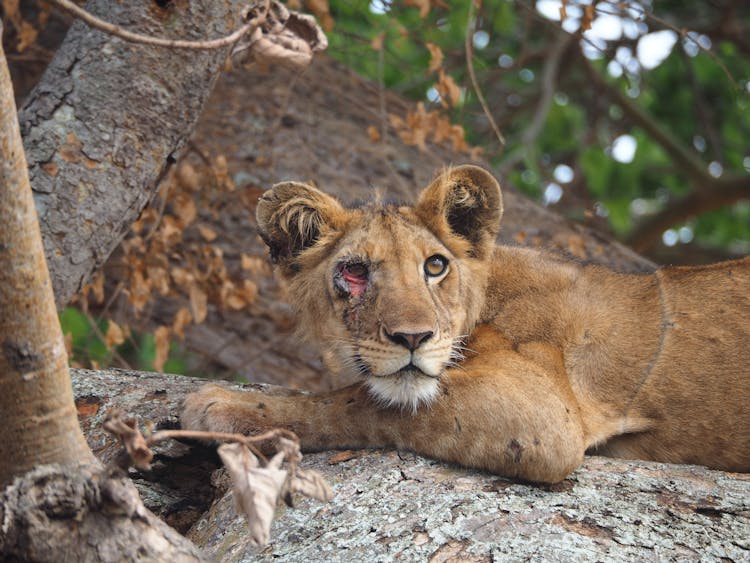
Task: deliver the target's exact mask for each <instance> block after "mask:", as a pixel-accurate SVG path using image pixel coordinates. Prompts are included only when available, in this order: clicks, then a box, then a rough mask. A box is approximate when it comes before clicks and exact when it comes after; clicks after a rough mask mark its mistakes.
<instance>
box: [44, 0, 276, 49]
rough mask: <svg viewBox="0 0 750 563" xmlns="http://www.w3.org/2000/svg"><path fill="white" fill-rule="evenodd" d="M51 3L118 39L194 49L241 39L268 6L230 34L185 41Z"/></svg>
mask: <svg viewBox="0 0 750 563" xmlns="http://www.w3.org/2000/svg"><path fill="white" fill-rule="evenodd" d="M50 1H51V2H52V3H53V4H56V5H57V6H58V7H60V8H62V9H63V10H65V11H66V12H68V13H69V14H71V15H73V16H75V17H77V18H80V19H81V20H83V21H84V22H85V23H86V24H88V25H89V26H91V27H94V28H96V29H99V30H101V31H104V32H106V33H109V34H110V35H114V36H116V37H119V38H120V39H124V40H125V41H130V42H131V43H140V44H143V45H153V46H157V47H171V48H173V49H196V50H211V49H220V48H222V47H226V46H228V45H232V44H234V43H236V42H237V41H238V40H239V39H241V38H242V37H243V36H244V35H245V34H247V33H249V32H251V31H253V30H254V29H256V28H257V27H258V26H259V25H261V24H262V23H263V22H264V21H265V18H266V14H267V13H268V10H269V6H270V0H265V2H264V7H263V9H262V10H260V11H259V13H258V15H256V16H254V17H252V18H251V19H250V20H249V21H248V22H247V23H245V25H243V26H242V27H240V28H239V29H237V30H236V31H235V32H233V33H232V34H230V35H227V36H225V37H220V38H218V39H211V40H208V41H186V40H183V39H162V38H159V37H150V36H148V35H141V34H140V33H133V32H132V31H128V30H126V29H122V28H121V27H118V26H116V25H114V24H111V23H109V22H106V21H104V20H101V19H99V18H97V17H96V16H94V15H93V14H91V13H89V12H87V11H86V10H84V9H83V8H80V7H79V6H77V5H76V4H74V3H73V2H71V1H70V0H50ZM250 13H252V9H249V10H246V11H245V13H244V14H243V19H246V18H247V17H248V16H249V15H250Z"/></svg>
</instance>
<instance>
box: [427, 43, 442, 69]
mask: <svg viewBox="0 0 750 563" xmlns="http://www.w3.org/2000/svg"><path fill="white" fill-rule="evenodd" d="M425 47H427V49H428V50H429V51H430V66H429V67H428V68H427V73H428V74H429V73H432V72H435V71H436V70H438V69H440V68H441V67H442V66H443V59H444V58H445V57H444V55H443V51H442V49H441V48H440V47H438V46H437V45H435V44H434V43H425Z"/></svg>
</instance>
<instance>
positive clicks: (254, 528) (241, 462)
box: [218, 443, 287, 545]
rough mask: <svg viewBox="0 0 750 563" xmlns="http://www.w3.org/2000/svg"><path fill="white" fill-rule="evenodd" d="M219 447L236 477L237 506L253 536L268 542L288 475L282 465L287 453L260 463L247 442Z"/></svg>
mask: <svg viewBox="0 0 750 563" xmlns="http://www.w3.org/2000/svg"><path fill="white" fill-rule="evenodd" d="M218 451H219V457H221V460H222V461H223V462H224V465H225V466H226V468H227V472H228V473H229V475H230V477H231V478H232V492H233V494H234V506H235V510H237V512H238V513H240V514H244V515H245V517H246V518H247V526H248V529H249V531H250V538H251V540H252V541H253V542H254V543H256V544H257V545H266V544H267V543H268V540H269V538H270V535H271V523H272V522H273V516H274V513H275V511H276V504H277V502H278V500H279V497H280V496H281V492H282V487H283V486H284V483H285V482H286V478H287V472H286V471H284V470H283V469H280V467H281V462H282V459H283V455H284V454H283V453H278V454H276V455H275V456H274V457H273V458H272V459H271V460H270V461H269V462H268V465H267V466H266V467H258V460H257V459H256V457H255V456H254V455H253V454H252V453H251V452H250V450H249V449H247V447H246V446H244V445H243V444H239V443H232V444H222V445H221V446H219V450H218Z"/></svg>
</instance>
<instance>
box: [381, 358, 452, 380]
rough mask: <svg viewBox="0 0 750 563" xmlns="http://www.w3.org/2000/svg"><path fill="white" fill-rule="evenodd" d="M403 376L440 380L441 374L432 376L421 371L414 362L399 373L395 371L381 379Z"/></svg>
mask: <svg viewBox="0 0 750 563" xmlns="http://www.w3.org/2000/svg"><path fill="white" fill-rule="evenodd" d="M403 376H412V377H429V378H431V379H440V374H437V375H430V374H429V373H426V372H424V371H422V370H421V369H419V368H418V367H417V366H415V365H414V363H413V362H409V363H408V364H407V365H405V366H404V367H402V368H401V369H400V370H398V371H394V372H393V373H390V374H387V375H383V376H381V377H403Z"/></svg>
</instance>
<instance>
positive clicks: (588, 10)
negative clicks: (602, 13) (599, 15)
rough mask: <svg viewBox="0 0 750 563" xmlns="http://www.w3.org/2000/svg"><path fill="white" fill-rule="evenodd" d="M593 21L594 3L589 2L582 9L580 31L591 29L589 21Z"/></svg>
mask: <svg viewBox="0 0 750 563" xmlns="http://www.w3.org/2000/svg"><path fill="white" fill-rule="evenodd" d="M593 21H594V4H589V5H588V6H586V7H585V8H584V10H583V18H581V31H588V30H589V29H591V22H593Z"/></svg>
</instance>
